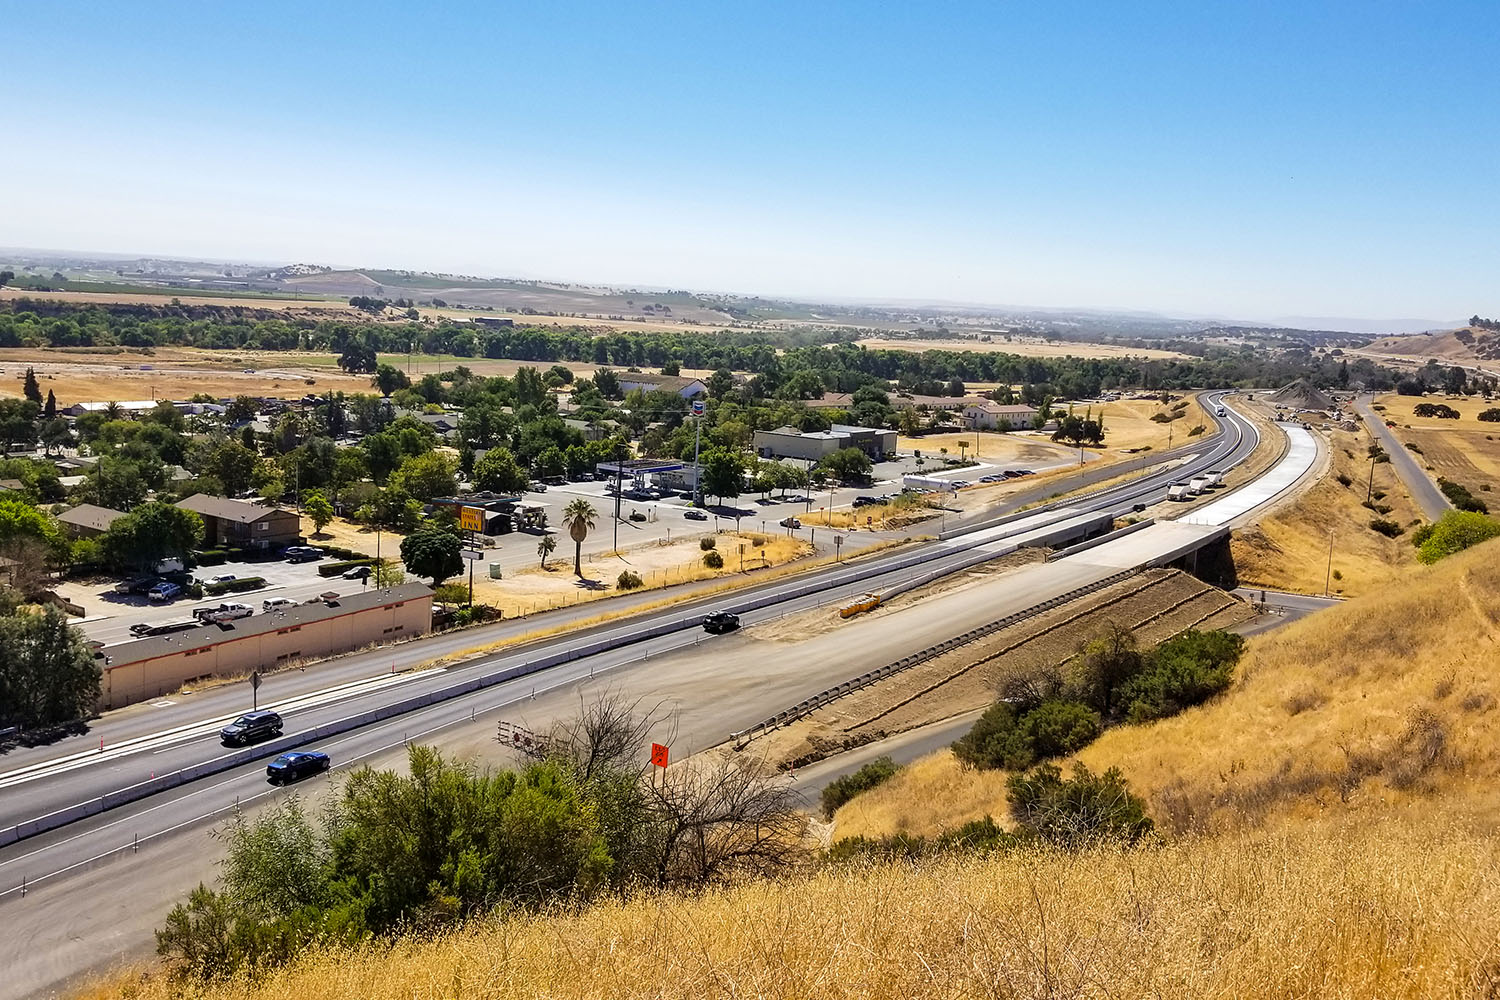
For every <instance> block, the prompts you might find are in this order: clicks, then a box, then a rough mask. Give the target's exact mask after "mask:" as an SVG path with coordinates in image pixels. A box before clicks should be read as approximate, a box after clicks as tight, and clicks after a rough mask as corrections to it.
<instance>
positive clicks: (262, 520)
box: [177, 493, 302, 549]
mask: <svg viewBox="0 0 1500 1000" xmlns="http://www.w3.org/2000/svg"><path fill="white" fill-rule="evenodd" d="M177 506H178V507H181V508H182V509H183V510H190V511H193V512H194V513H195V514H197V515H198V516H199V517H201V518H203V545H204V547H205V548H226V547H232V548H244V549H274V548H280V547H281V546H284V545H295V544H296V542H297V540H298V539H299V538H300V537H301V535H302V519H301V517H299V516H298V515H297V513H296V512H295V511H290V510H282V509H280V508H278V507H261V506H259V505H257V504H253V503H246V502H245V501H243V500H230V499H228V498H227V497H214V496H209V495H208V494H206V493H194V494H193V495H192V496H190V497H188V498H187V499H186V500H182V501H179V502H178V504H177Z"/></svg>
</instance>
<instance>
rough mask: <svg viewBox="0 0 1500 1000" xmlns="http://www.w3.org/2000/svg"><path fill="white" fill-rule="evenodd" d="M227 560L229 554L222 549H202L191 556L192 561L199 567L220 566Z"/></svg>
mask: <svg viewBox="0 0 1500 1000" xmlns="http://www.w3.org/2000/svg"><path fill="white" fill-rule="evenodd" d="M228 558H229V553H228V552H226V551H225V550H223V549H204V550H203V551H202V552H198V553H195V554H194V555H193V561H194V562H195V563H197V564H198V565H199V566H222V565H224V562H225V560H227V559H228Z"/></svg>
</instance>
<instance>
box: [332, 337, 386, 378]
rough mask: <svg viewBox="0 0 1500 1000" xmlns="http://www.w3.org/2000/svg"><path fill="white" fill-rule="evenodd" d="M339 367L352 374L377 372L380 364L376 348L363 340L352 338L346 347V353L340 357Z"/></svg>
mask: <svg viewBox="0 0 1500 1000" xmlns="http://www.w3.org/2000/svg"><path fill="white" fill-rule="evenodd" d="M339 367H340V368H342V369H343V370H344V371H346V372H350V373H352V374H364V373H365V372H373V371H376V370H377V369H378V368H379V363H378V361H377V360H376V357H375V348H373V347H371V346H370V344H369V343H368V342H367V341H365V340H364V339H362V338H350V340H349V343H348V344H347V345H346V346H345V347H344V353H343V354H340V355H339Z"/></svg>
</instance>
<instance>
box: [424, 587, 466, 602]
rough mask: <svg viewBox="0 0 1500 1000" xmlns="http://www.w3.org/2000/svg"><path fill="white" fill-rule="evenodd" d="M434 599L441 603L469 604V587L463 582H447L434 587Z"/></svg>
mask: <svg viewBox="0 0 1500 1000" xmlns="http://www.w3.org/2000/svg"><path fill="white" fill-rule="evenodd" d="M432 599H433V600H434V601H437V602H438V603H439V604H467V603H468V601H469V588H468V587H467V586H465V585H464V584H462V583H445V584H443V585H442V586H441V587H437V588H434V589H433V591H432Z"/></svg>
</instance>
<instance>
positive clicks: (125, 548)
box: [99, 500, 203, 571]
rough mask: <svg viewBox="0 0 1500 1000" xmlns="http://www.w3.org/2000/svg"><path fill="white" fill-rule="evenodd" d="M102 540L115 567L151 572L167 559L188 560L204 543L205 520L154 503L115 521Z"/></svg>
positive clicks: (107, 555) (180, 510) (109, 559)
mask: <svg viewBox="0 0 1500 1000" xmlns="http://www.w3.org/2000/svg"><path fill="white" fill-rule="evenodd" d="M99 541H100V548H101V550H102V551H103V554H104V557H105V559H107V560H108V561H109V562H110V563H111V564H112V565H114V566H117V567H121V568H127V567H128V568H130V569H135V570H140V571H149V570H150V569H152V568H153V567H154V566H155V565H156V564H157V563H158V562H160V561H161V560H163V559H169V558H170V559H183V560H185V559H187V557H188V554H189V553H190V552H192V551H193V550H194V549H196V548H198V547H199V546H200V545H201V544H202V542H203V519H202V518H201V517H199V516H198V515H197V514H196V513H194V512H193V511H190V510H183V509H182V508H181V507H176V506H173V505H172V504H169V503H162V502H161V501H159V500H153V501H151V502H150V503H145V504H142V505H141V506H139V507H137V508H136V509H135V510H133V511H131V512H130V513H129V514H126V515H125V516H124V517H117V518H115V520H114V523H113V524H111V525H110V526H109V530H108V531H106V532H105V533H104V534H103V535H102V536H101V537H100V540H99Z"/></svg>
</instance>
